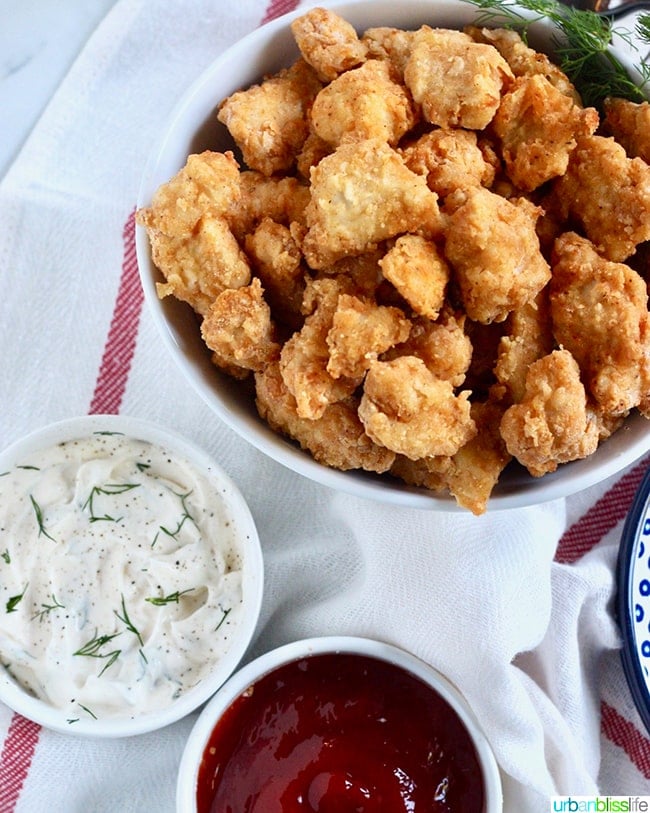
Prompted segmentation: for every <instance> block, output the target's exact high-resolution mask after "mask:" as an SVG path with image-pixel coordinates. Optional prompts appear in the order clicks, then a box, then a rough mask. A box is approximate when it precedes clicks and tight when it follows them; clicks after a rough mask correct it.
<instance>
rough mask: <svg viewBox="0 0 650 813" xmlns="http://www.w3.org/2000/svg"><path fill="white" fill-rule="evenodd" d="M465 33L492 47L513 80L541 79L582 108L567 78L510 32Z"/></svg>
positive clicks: (483, 30)
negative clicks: (518, 77) (528, 77)
mask: <svg viewBox="0 0 650 813" xmlns="http://www.w3.org/2000/svg"><path fill="white" fill-rule="evenodd" d="M465 32H466V33H467V34H468V35H469V36H470V37H471V38H472V39H473V40H475V41H476V42H482V43H485V44H486V45H493V46H494V47H495V48H496V49H497V51H498V52H499V53H500V54H501V56H502V57H503V58H504V59H505V60H506V62H507V63H508V65H509V66H510V69H511V70H512V73H513V74H514V75H515V76H543V77H544V78H545V79H547V80H548V81H549V82H550V83H551V84H552V85H553V87H555V88H557V89H558V90H559V91H560V92H561V93H563V94H564V95H565V96H568V97H569V98H570V99H572V100H573V101H574V102H575V103H576V104H578V105H580V104H582V101H581V99H580V94H579V93H578V91H577V90H576V89H575V87H574V86H573V84H572V83H571V81H570V80H569V78H568V76H567V75H566V74H565V73H564V71H562V70H561V69H560V68H559V67H558V66H557V65H556V64H555V63H554V62H551V60H550V59H549V58H548V56H547V55H546V54H543V53H541V52H540V51H535V50H534V49H533V48H530V47H529V46H528V45H526V43H525V42H524V41H523V40H522V38H521V35H520V34H519V33H517V31H513V30H512V29H509V28H479V27H477V26H472V25H470V26H467V27H466V28H465Z"/></svg>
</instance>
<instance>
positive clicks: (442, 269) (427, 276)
mask: <svg viewBox="0 0 650 813" xmlns="http://www.w3.org/2000/svg"><path fill="white" fill-rule="evenodd" d="M379 265H380V266H381V270H382V272H383V274H384V277H385V278H386V279H387V280H389V282H391V283H392V284H393V285H394V286H395V287H396V288H397V290H398V291H399V292H400V294H401V295H402V296H403V297H404V299H405V300H406V301H407V302H408V303H409V305H410V306H411V307H412V308H413V310H414V311H415V313H417V314H418V315H420V316H426V317H428V318H429V319H433V320H435V319H437V318H438V314H439V313H440V310H441V308H442V306H443V304H444V301H445V293H446V290H447V284H448V282H449V266H448V265H447V261H446V260H445V258H444V256H443V254H442V252H441V251H440V250H439V249H438V247H437V246H436V244H435V243H434V242H433V241H431V240H426V239H425V238H424V237H421V236H420V235H418V234H404V235H402V236H401V237H398V238H397V241H396V242H395V245H394V246H393V247H392V248H390V249H389V250H388V251H387V252H386V254H385V255H384V257H383V258H382V259H381V260H380V261H379Z"/></svg>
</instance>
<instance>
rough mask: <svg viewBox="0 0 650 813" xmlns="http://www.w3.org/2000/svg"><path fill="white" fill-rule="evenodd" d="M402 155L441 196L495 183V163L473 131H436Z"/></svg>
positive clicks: (407, 148)
mask: <svg viewBox="0 0 650 813" xmlns="http://www.w3.org/2000/svg"><path fill="white" fill-rule="evenodd" d="M399 152H400V154H401V155H402V156H403V158H404V162H405V164H406V166H407V167H408V168H409V169H410V170H412V171H413V172H417V174H418V175H424V176H425V177H426V179H427V184H428V185H429V189H432V190H433V191H434V192H436V193H437V194H438V195H440V197H445V196H446V195H449V194H450V193H451V192H454V191H455V190H456V189H467V188H468V187H470V186H487V187H489V186H491V185H492V183H493V181H494V176H495V166H494V163H493V162H492V161H489V160H486V154H485V152H484V151H483V150H482V149H481V147H480V146H479V142H478V138H477V135H476V133H475V132H474V131H473V130H461V129H447V128H440V129H438V130H432V131H431V132H429V133H424V135H422V136H420V137H419V138H417V139H416V140H415V141H413V142H412V143H410V144H407V145H406V146H404V148H403V149H400V151H399Z"/></svg>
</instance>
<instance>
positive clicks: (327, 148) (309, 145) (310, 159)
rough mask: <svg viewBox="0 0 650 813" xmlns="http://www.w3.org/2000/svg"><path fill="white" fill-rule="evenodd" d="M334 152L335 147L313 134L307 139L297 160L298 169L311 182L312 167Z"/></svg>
mask: <svg viewBox="0 0 650 813" xmlns="http://www.w3.org/2000/svg"><path fill="white" fill-rule="evenodd" d="M333 151H334V147H333V146H332V145H331V144H328V143H327V141H324V140H323V139H322V138H321V137H320V136H318V135H316V133H314V132H311V131H310V133H309V135H308V136H307V138H306V139H305V143H304V144H303V145H302V149H301V150H300V152H299V153H298V156H297V158H296V169H297V170H298V173H299V174H300V175H302V177H303V178H306V179H307V180H309V177H310V175H311V169H312V167H315V166H316V165H317V164H319V163H320V161H321V160H322V159H323V158H325V156H326V155H329V154H330V153H331V152H333Z"/></svg>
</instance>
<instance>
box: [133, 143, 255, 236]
mask: <svg viewBox="0 0 650 813" xmlns="http://www.w3.org/2000/svg"><path fill="white" fill-rule="evenodd" d="M240 194H241V191H240V177H239V164H238V163H237V161H235V157H234V155H233V154H232V152H230V151H228V152H225V153H220V152H211V151H210V150H206V151H205V152H202V153H200V154H195V155H190V156H189V157H188V159H187V162H186V163H185V166H184V167H182V168H181V169H180V170H179V171H178V172H177V173H176V175H174V177H173V178H172V179H171V180H169V181H167V183H164V184H162V185H161V186H160V187H159V188H158V189H157V190H156V193H155V194H154V196H153V200H152V202H151V206H149V207H145V208H143V209H140V210H139V211H138V212H137V213H136V220H137V222H138V224H139V225H140V226H144V228H145V229H146V230H147V233H148V235H149V237H151V236H152V235H158V234H163V235H165V236H166V237H174V238H181V237H189V236H190V235H191V234H192V232H193V231H194V228H195V226H196V224H197V223H198V222H199V220H201V218H202V217H205V216H206V215H209V216H211V217H225V216H226V214H227V213H228V210H229V208H230V205H231V202H232V201H236V200H238V199H239V196H240Z"/></svg>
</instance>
